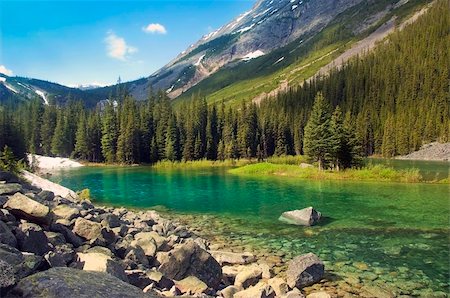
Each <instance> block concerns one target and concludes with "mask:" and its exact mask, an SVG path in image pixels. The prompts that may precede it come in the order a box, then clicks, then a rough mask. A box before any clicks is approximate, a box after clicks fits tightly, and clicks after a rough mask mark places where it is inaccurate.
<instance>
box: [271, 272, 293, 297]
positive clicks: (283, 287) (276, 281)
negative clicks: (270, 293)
mask: <svg viewBox="0 0 450 298" xmlns="http://www.w3.org/2000/svg"><path fill="white" fill-rule="evenodd" d="M267 284H268V285H269V286H271V287H272V289H273V290H274V291H275V294H276V295H277V297H281V296H283V295H285V294H286V293H287V292H289V286H288V284H287V283H286V281H285V280H284V279H282V278H279V277H274V278H271V279H269V280H268V281H267Z"/></svg>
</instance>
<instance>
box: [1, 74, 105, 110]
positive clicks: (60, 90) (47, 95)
mask: <svg viewBox="0 0 450 298" xmlns="http://www.w3.org/2000/svg"><path fill="white" fill-rule="evenodd" d="M94 90H95V91H94ZM94 90H91V89H84V90H82V89H80V88H71V87H67V86H63V85H60V84H57V83H52V82H48V81H44V80H38V79H31V78H24V77H9V76H7V75H4V74H0V102H2V101H12V102H21V101H27V100H30V99H34V98H40V100H42V102H43V103H44V104H47V105H48V104H50V103H56V104H64V103H65V102H67V101H68V100H69V99H71V98H72V99H82V100H84V102H85V104H86V105H87V106H95V104H96V103H97V102H98V101H100V100H103V99H106V98H107V96H108V93H107V91H105V92H102V88H97V89H94Z"/></svg>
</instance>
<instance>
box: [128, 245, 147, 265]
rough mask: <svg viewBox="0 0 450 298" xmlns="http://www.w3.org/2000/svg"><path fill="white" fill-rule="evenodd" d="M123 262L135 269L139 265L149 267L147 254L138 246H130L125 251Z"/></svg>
mask: <svg viewBox="0 0 450 298" xmlns="http://www.w3.org/2000/svg"><path fill="white" fill-rule="evenodd" d="M124 263H125V264H126V265H128V267H129V268H130V269H137V268H138V267H139V266H144V267H146V268H148V267H149V263H148V259H147V256H146V255H145V252H144V250H143V249H142V248H141V247H140V246H134V247H133V246H132V247H130V248H129V249H128V250H127V252H126V253H125V257H124Z"/></svg>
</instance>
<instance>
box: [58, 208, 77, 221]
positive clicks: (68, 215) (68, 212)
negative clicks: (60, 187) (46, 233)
mask: <svg viewBox="0 0 450 298" xmlns="http://www.w3.org/2000/svg"><path fill="white" fill-rule="evenodd" d="M52 212H53V214H54V218H55V219H59V218H61V219H67V220H72V219H75V218H77V217H79V216H80V210H78V209H77V208H75V207H70V206H69V205H58V206H56V207H55V208H53V209H52Z"/></svg>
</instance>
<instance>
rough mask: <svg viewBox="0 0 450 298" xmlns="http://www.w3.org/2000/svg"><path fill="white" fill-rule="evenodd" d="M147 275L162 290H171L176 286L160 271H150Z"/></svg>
mask: <svg viewBox="0 0 450 298" xmlns="http://www.w3.org/2000/svg"><path fill="white" fill-rule="evenodd" d="M146 275H147V277H148V278H149V279H150V280H151V281H152V282H153V283H155V285H157V286H158V287H159V288H161V289H170V288H172V287H173V285H174V282H173V280H171V279H169V278H167V277H165V276H164V274H162V273H161V272H159V271H156V270H150V271H148V272H147V274H146Z"/></svg>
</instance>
